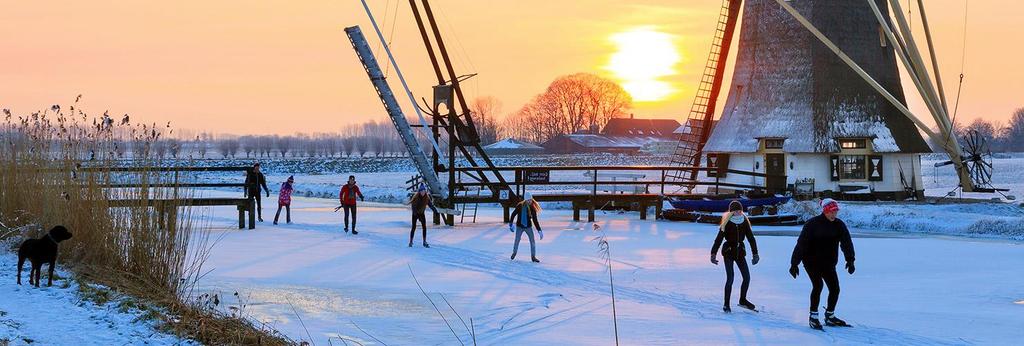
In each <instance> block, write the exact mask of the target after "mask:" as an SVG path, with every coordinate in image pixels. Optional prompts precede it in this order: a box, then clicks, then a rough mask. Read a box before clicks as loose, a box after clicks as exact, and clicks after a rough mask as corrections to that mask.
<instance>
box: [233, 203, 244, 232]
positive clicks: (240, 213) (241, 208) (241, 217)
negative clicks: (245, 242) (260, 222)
mask: <svg viewBox="0 0 1024 346" xmlns="http://www.w3.org/2000/svg"><path fill="white" fill-rule="evenodd" d="M235 208H237V209H238V229H245V206H243V205H237V206H235Z"/></svg>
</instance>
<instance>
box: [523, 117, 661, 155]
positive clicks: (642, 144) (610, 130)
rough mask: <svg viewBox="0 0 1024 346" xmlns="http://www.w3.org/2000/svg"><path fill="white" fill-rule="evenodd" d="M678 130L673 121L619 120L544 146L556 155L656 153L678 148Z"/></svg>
mask: <svg viewBox="0 0 1024 346" xmlns="http://www.w3.org/2000/svg"><path fill="white" fill-rule="evenodd" d="M678 127H679V122H678V121H675V120H672V119H636V118H633V117H632V116H630V117H629V118H615V119H611V120H609V121H608V124H606V125H605V127H604V129H603V130H601V131H600V132H597V131H595V130H593V129H592V130H590V131H579V132H576V133H573V134H568V135H560V136H556V137H554V138H552V139H550V140H548V141H547V142H545V143H544V144H542V145H541V146H542V147H544V149H545V151H546V152H548V153H552V154H571V153H638V152H641V151H644V152H656V151H659V148H665V147H668V146H670V145H674V143H675V141H676V138H675V137H676V135H675V134H673V131H675V130H676V129H677V128H678ZM661 150H664V149H661Z"/></svg>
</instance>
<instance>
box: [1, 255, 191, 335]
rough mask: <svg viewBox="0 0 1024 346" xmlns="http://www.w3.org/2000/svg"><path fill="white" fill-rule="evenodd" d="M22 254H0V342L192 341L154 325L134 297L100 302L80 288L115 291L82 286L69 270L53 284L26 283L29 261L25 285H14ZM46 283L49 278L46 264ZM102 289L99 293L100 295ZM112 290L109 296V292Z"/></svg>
mask: <svg viewBox="0 0 1024 346" xmlns="http://www.w3.org/2000/svg"><path fill="white" fill-rule="evenodd" d="M17 263H18V258H17V256H15V255H14V254H11V253H6V252H5V253H2V254H0V297H2V298H0V345H8V344H10V345H28V344H33V345H142V344H147V345H192V344H194V343H193V342H191V341H188V340H182V339H180V338H177V337H175V336H173V335H169V334H165V333H162V332H160V331H157V330H156V329H155V326H154V323H153V322H152V320H150V319H147V318H146V314H147V313H146V312H144V311H142V310H140V309H138V308H136V307H135V306H136V305H135V304H133V303H132V301H131V300H126V299H118V298H116V297H113V299H110V300H109V301H108V302H106V303H103V304H97V303H95V302H93V301H92V300H91V299H85V297H83V294H82V293H80V292H81V291H90V292H93V294H96V295H102V296H103V297H102V298H101V299H103V300H106V299H107V298H109V297H110V296H109V295H113V293H111V292H110V291H109V290H107V289H106V288H104V287H102V286H90V287H88V288H84V287H79V285H78V283H77V282H75V281H73V280H70V279H67V278H68V277H70V274H69V273H67V272H65V271H63V270H60V269H59V268H58V269H57V270H56V274H58V276H59V277H60V278H61V279H59V280H54V282H53V286H52V287H45V286H42V287H40V288H35V287H30V286H29V285H28V270H29V269H28V268H29V266H28V263H25V268H24V272H22V285H21V286H19V285H17V284H16V283H15V281H16V274H17V271H16V270H17ZM43 270H44V273H43V276H42V283H43V284H44V285H45V284H46V280H47V273H46V272H45V270H46V267H45V266H44V269H43ZM96 292H101V293H96ZM108 294H109V295H108Z"/></svg>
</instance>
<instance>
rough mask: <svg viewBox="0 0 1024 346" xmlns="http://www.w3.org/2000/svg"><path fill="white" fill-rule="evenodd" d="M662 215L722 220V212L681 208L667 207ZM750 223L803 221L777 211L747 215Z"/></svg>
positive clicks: (677, 218) (794, 223)
mask: <svg viewBox="0 0 1024 346" xmlns="http://www.w3.org/2000/svg"><path fill="white" fill-rule="evenodd" d="M662 217H664V218H665V219H667V220H672V221H691V222H700V223H711V224H719V223H720V222H721V221H722V212H707V211H687V210H683V209H668V210H665V211H663V212H662ZM747 219H749V220H750V224H752V225H769V226H795V225H801V224H803V223H804V221H803V220H801V219H800V216H799V215H796V214H790V213H777V214H775V215H768V214H765V215H747Z"/></svg>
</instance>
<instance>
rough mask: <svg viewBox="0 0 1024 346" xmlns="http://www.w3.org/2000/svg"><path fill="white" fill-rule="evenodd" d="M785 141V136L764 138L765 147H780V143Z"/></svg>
mask: <svg viewBox="0 0 1024 346" xmlns="http://www.w3.org/2000/svg"><path fill="white" fill-rule="evenodd" d="M785 143H786V139H785V138H769V139H765V140H764V148H765V149H782V145H783V144H785Z"/></svg>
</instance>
